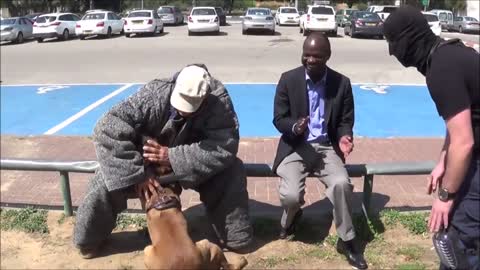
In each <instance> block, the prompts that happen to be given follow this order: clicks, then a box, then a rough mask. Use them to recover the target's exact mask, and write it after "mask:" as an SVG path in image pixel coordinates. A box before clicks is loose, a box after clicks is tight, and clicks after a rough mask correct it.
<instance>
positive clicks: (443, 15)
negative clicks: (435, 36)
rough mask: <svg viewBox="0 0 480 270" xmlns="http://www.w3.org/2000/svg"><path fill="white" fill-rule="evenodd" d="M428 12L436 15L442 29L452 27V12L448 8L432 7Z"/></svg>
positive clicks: (450, 28)
mask: <svg viewBox="0 0 480 270" xmlns="http://www.w3.org/2000/svg"><path fill="white" fill-rule="evenodd" d="M429 12H431V13H433V14H435V15H437V17H438V19H439V20H440V25H441V26H442V30H447V31H450V30H452V29H453V13H452V12H451V11H450V10H444V9H432V10H430V11H429Z"/></svg>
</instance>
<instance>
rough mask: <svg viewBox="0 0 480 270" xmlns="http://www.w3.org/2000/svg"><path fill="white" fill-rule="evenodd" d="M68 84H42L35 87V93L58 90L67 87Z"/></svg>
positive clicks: (40, 93)
mask: <svg viewBox="0 0 480 270" xmlns="http://www.w3.org/2000/svg"><path fill="white" fill-rule="evenodd" d="M69 87H70V86H66V85H49V86H42V87H39V88H38V89H37V94H39V95H42V94H45V93H48V92H51V91H55V90H60V89H65V88H69Z"/></svg>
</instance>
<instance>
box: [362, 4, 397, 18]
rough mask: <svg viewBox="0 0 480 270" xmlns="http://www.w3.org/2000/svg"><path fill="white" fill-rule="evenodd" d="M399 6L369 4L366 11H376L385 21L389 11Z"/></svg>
mask: <svg viewBox="0 0 480 270" xmlns="http://www.w3.org/2000/svg"><path fill="white" fill-rule="evenodd" d="M398 8H399V6H369V7H368V8H367V10H366V11H368V12H374V13H377V14H378V16H379V17H380V18H381V19H382V20H383V21H385V20H386V19H387V18H388V16H389V15H390V13H392V12H394V11H395V10H397V9H398Z"/></svg>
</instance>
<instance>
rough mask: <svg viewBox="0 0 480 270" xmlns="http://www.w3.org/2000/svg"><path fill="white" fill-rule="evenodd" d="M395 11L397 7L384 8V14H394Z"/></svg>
mask: <svg viewBox="0 0 480 270" xmlns="http://www.w3.org/2000/svg"><path fill="white" fill-rule="evenodd" d="M395 10H397V7H384V8H383V10H382V12H383V13H392V12H394V11H395Z"/></svg>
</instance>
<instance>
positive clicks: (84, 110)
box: [43, 83, 133, 135]
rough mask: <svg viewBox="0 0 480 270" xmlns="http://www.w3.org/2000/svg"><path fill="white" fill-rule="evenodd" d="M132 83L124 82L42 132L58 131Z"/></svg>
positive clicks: (47, 133)
mask: <svg viewBox="0 0 480 270" xmlns="http://www.w3.org/2000/svg"><path fill="white" fill-rule="evenodd" d="M132 85H133V83H129V84H126V85H124V86H122V87H120V88H119V89H117V90H115V91H113V92H112V93H110V94H108V95H106V96H104V97H103V98H101V99H99V100H97V101H95V102H94V103H92V104H90V105H89V106H88V107H86V108H85V109H83V110H81V111H79V112H78V113H76V114H74V115H72V116H71V117H70V118H68V119H67V120H65V121H63V122H62V123H60V124H58V125H56V126H54V127H53V128H51V129H49V130H48V131H47V132H45V133H43V134H44V135H52V134H54V133H56V132H58V131H59V130H61V129H62V128H64V127H66V126H68V125H70V124H71V123H73V122H74V121H76V120H77V119H79V118H80V117H82V116H84V115H85V114H87V113H88V112H89V111H91V110H93V109H95V108H96V107H98V106H99V105H101V104H102V103H104V102H105V101H107V100H109V99H111V98H112V97H114V96H116V95H118V94H120V93H121V92H123V91H125V90H126V89H127V88H129V87H131V86H132Z"/></svg>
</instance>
